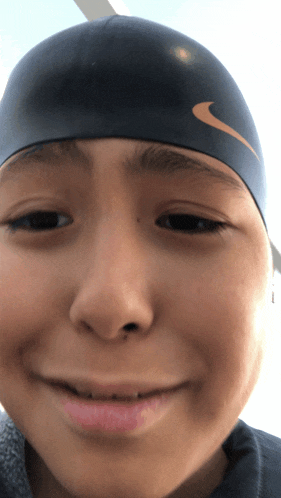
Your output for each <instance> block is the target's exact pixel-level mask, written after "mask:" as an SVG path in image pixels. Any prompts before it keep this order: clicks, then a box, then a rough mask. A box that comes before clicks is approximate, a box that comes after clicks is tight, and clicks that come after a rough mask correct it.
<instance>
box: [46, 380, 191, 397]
mask: <svg viewBox="0 0 281 498" xmlns="http://www.w3.org/2000/svg"><path fill="white" fill-rule="evenodd" d="M46 381H47V382H48V383H49V384H53V385H57V386H62V387H63V386H65V387H70V388H72V389H75V390H76V391H78V393H84V392H89V393H94V394H96V395H98V396H112V395H114V394H116V395H117V396H132V395H134V394H135V393H138V394H143V395H145V394H153V393H154V392H155V394H156V393H158V392H161V393H162V392H166V391H171V390H174V389H178V388H179V387H181V386H183V384H184V383H181V384H179V383H178V384H176V385H175V384H173V385H168V386H167V385H163V384H161V383H155V382H130V381H128V382H120V383H119V384H117V383H110V384H104V383H102V384H101V383H98V382H97V381H94V380H89V379H82V378H80V379H79V378H76V379H74V378H64V379H63V378H49V379H45V382H46Z"/></svg>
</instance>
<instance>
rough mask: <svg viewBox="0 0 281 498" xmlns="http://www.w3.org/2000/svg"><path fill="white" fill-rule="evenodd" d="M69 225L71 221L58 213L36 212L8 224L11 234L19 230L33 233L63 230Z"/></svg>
mask: <svg viewBox="0 0 281 498" xmlns="http://www.w3.org/2000/svg"><path fill="white" fill-rule="evenodd" d="M64 220H67V223H65V222H64ZM68 224H69V219H68V218H67V217H66V216H64V215H63V214H60V213H57V212H56V211H35V212H32V213H29V214H26V215H25V216H22V217H21V218H17V219H15V220H11V221H8V222H7V225H8V229H9V231H10V232H16V231H18V230H27V231H33V232H34V231H35V232H39V231H46V230H54V229H55V228H61V226H65V225H68Z"/></svg>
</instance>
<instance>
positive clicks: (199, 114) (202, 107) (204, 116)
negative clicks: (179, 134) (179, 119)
mask: <svg viewBox="0 0 281 498" xmlns="http://www.w3.org/2000/svg"><path fill="white" fill-rule="evenodd" d="M213 103H214V102H201V103H200V104H196V105H195V106H194V107H193V108H192V112H193V114H194V116H195V117H196V118H197V119H199V120H200V121H203V123H206V124H208V125H210V126H213V128H217V129H218V130H221V131H224V132H225V133H228V134H229V135H232V136H233V137H235V138H237V140H240V142H242V144H244V145H246V147H248V148H249V149H250V150H251V151H252V152H253V154H255V156H256V158H257V159H258V160H259V161H260V159H259V157H258V155H257V154H256V152H255V151H254V149H253V147H251V145H250V144H249V142H247V140H245V138H243V137H242V136H241V135H239V133H237V131H235V130H233V128H231V127H230V126H228V125H226V124H225V123H223V122H222V121H220V120H219V119H217V118H215V116H213V115H212V114H211V112H210V109H209V107H210V105H211V104H213Z"/></svg>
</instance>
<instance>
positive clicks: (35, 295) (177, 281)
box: [0, 16, 281, 498]
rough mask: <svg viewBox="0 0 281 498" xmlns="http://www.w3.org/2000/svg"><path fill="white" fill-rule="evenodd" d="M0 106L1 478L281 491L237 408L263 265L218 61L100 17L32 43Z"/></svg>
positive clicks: (259, 214)
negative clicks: (3, 412)
mask: <svg viewBox="0 0 281 498" xmlns="http://www.w3.org/2000/svg"><path fill="white" fill-rule="evenodd" d="M0 123H1V130H2V132H1V143H0V164H1V169H0V182H1V183H0V185H1V187H0V188H1V197H0V198H1V201H0V230H1V232H0V233H1V239H0V240H1V267H0V271H1V319H0V320H1V322H0V352H1V353H0V378H1V383H0V386H1V391H0V393H1V403H2V405H3V406H4V408H5V411H6V415H5V417H4V418H3V421H2V429H1V434H2V440H1V445H0V448H1V454H2V464H1V478H2V495H3V496H5V497H9V496H11V497H12V496H13V497H14V496H25V497H28V498H30V497H31V496H34V497H39V498H47V497H52V498H53V497H56V498H73V497H75V498H82V497H83V498H109V497H114V498H132V497H134V498H164V497H165V498H166V497H169V498H182V497H185V498H191V497H192V498H209V497H212V498H219V497H220V498H222V497H226V496H235V497H237V496H239V497H240V498H254V497H257V496H259V498H266V497H268V496H270V497H274V496H276V497H277V496H278V493H279V492H280V489H281V471H280V464H279V462H280V456H281V441H280V439H279V438H277V437H274V436H271V435H269V434H266V433H264V432H263V431H259V430H256V429H252V428H251V427H249V426H247V424H245V423H244V422H243V421H241V420H239V419H238V417H239V414H240V413H241V411H242V409H243V408H244V406H245V404H246V403H247V401H248V399H249V397H250V395H251V393H252V391H253V389H254V386H255V384H256V382H257V380H258V377H259V372H260V369H261V366H262V361H263V356H264V347H265V341H266V329H267V319H268V313H269V311H270V297H271V284H272V268H273V264H272V255H271V251H270V243H269V239H268V234H267V228H266V215H265V208H266V181H265V171H264V165H263V160H262V152H261V148H260V144H259V139H258V136H257V132H256V129H255V126H254V123H253V120H252V117H251V115H250V112H249V110H248V108H247V106H246V103H245V101H244V99H243V97H242V95H241V93H240V91H239V89H238V88H237V86H236V84H235V82H234V81H233V79H232V78H231V76H230V75H229V74H228V72H227V71H226V70H225V68H224V67H223V66H222V65H221V64H220V63H219V61H218V60H217V59H216V58H215V57H214V56H213V55H212V54H210V52H209V51H208V50H206V49H205V48H204V47H202V46H201V45H199V44H198V43H196V42H195V41H194V40H191V39H190V38H188V37H186V36H184V35H182V34H181V33H178V32H176V31H174V30H171V29H169V28H167V27H165V26H162V25H160V24H157V23H153V22H150V21H146V20H144V19H140V18H134V17H131V18H129V17H128V18H127V17H122V16H110V17H106V18H101V19H98V20H96V21H93V22H91V23H83V24H81V25H79V26H75V27H73V28H70V29H69V30H65V31H63V32H61V33H58V34H57V35H55V36H53V37H51V38H49V39H47V40H45V41H44V42H42V43H41V44H39V45H38V46H37V47H35V48H34V49H33V50H32V51H31V52H29V53H28V54H27V55H26V56H25V57H24V58H23V59H22V61H20V63H19V64H18V65H17V67H16V68H15V70H14V72H13V73H12V75H11V77H10V80H9V82H8V85H7V88H6V91H5V94H4V96H3V99H2V102H1V108H0Z"/></svg>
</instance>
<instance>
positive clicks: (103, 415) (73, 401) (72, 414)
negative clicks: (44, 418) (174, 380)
mask: <svg viewBox="0 0 281 498" xmlns="http://www.w3.org/2000/svg"><path fill="white" fill-rule="evenodd" d="M56 390H59V391H60V403H61V405H62V407H63V411H64V413H65V414H66V415H67V416H68V417H69V418H70V420H71V421H72V422H74V424H75V425H78V426H79V427H81V428H83V429H86V430H89V431H93V432H97V431H98V432H99V431H102V432H103V431H107V432H125V431H135V430H137V429H139V428H148V427H150V426H152V425H154V424H155V423H156V422H157V421H159V420H160V419H161V418H162V417H163V416H164V415H165V414H166V412H167V411H168V410H169V407H170V404H171V399H172V397H173V395H175V391H176V390H174V391H169V392H165V393H162V394H160V395H156V396H151V397H148V398H143V399H139V400H137V401H130V402H121V401H95V400H87V399H85V398H82V397H79V396H77V395H75V394H72V393H71V392H70V391H69V392H68V390H66V389H61V388H56Z"/></svg>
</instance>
